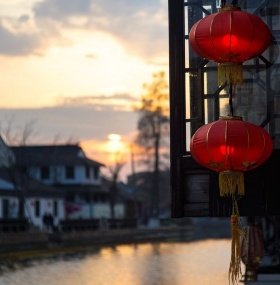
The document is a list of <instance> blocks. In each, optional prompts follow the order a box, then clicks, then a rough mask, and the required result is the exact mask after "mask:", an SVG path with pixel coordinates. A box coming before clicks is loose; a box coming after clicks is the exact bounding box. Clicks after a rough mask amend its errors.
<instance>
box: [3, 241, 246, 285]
mask: <svg viewBox="0 0 280 285" xmlns="http://www.w3.org/2000/svg"><path fill="white" fill-rule="evenodd" d="M230 243H231V241H230V239H206V240H200V241H194V242H170V243H144V244H137V245H117V246H114V247H102V248H100V249H98V250H96V251H93V252H87V253H81V254H75V255H73V256H58V257H55V258H48V259H41V260H34V261H32V262H29V263H28V264H18V265H17V266H16V267H15V268H13V269H8V268H2V270H1V273H0V285H109V284H110V285H132V284H133V285H205V284H207V285H226V284H228V276H227V273H228V267H229V260H230ZM243 271H244V268H243Z"/></svg>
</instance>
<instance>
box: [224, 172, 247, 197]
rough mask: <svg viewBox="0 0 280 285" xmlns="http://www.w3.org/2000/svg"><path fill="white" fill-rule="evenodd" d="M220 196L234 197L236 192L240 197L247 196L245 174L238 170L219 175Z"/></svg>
mask: <svg viewBox="0 0 280 285" xmlns="http://www.w3.org/2000/svg"><path fill="white" fill-rule="evenodd" d="M219 188H220V196H227V195H234V194H235V193H236V192H237V194H238V195H239V196H243V195H244V194H245V189H244V173H243V172H242V171H237V170H226V171H222V172H220V174H219Z"/></svg>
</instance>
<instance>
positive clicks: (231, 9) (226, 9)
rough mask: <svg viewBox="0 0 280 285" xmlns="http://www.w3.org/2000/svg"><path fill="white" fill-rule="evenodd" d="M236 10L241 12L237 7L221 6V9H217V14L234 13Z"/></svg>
mask: <svg viewBox="0 0 280 285" xmlns="http://www.w3.org/2000/svg"><path fill="white" fill-rule="evenodd" d="M236 10H238V11H241V8H240V7H238V6H230V5H225V6H223V7H221V8H220V9H219V12H224V11H236Z"/></svg>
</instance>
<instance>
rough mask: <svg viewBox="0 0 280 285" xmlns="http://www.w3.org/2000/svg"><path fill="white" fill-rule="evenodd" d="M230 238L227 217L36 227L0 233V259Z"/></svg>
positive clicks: (24, 258)
mask: <svg viewBox="0 0 280 285" xmlns="http://www.w3.org/2000/svg"><path fill="white" fill-rule="evenodd" d="M209 238H211V239H216V238H230V228H229V223H228V220H227V219H225V220H219V221H213V220H210V222H209V220H208V221H203V220H198V221H194V222H192V223H190V224H187V225H168V226H160V227H154V228H149V227H139V228H135V229H113V230H109V229H102V230H95V231H72V232H67V233H64V232H54V233H48V232H43V231H38V230H30V231H28V232H18V233H5V234H1V235H0V262H1V261H2V262H3V261H6V262H7V261H14V260H28V259H32V258H36V257H44V256H53V255H57V254H72V253H75V252H82V251H88V250H94V249H95V248H96V247H101V246H112V245H118V244H136V243H145V242H160V241H162V242H172V241H176V242H178V241H179V242H180V241H182V242H188V241H194V240H202V239H209Z"/></svg>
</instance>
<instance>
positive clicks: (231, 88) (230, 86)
mask: <svg viewBox="0 0 280 285" xmlns="http://www.w3.org/2000/svg"><path fill="white" fill-rule="evenodd" d="M232 99H233V86H232V83H230V84H229V100H228V104H229V108H230V115H231V116H232V117H233V102H232Z"/></svg>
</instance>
